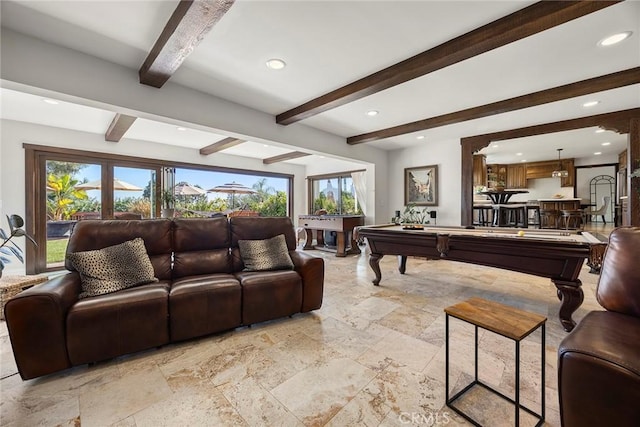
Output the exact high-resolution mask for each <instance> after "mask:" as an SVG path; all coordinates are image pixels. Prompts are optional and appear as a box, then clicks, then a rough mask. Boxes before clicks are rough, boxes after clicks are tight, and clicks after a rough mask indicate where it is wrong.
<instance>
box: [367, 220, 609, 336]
mask: <svg viewBox="0 0 640 427" xmlns="http://www.w3.org/2000/svg"><path fill="white" fill-rule="evenodd" d="M356 232H357V236H358V238H366V239H367V241H368V243H369V247H370V249H371V255H370V258H369V265H370V266H371V268H372V269H373V272H374V273H375V276H376V277H375V279H374V280H373V284H374V285H379V284H380V280H381V278H382V274H381V272H380V259H381V258H382V257H383V256H384V255H398V256H399V271H400V273H401V274H404V272H405V270H406V265H407V256H418V257H426V258H429V259H448V260H452V261H460V262H468V263H472V264H480V265H487V266H490V267H496V268H503V269H506V270H512V271H517V272H520V273H527V274H533V275H535V276H541V277H548V278H550V279H551V281H552V282H553V284H554V285H555V286H556V288H557V293H558V298H559V299H560V301H561V305H560V313H559V317H560V322H561V323H562V326H563V328H564V329H565V330H566V331H570V330H572V329H573V327H574V326H575V322H574V321H573V319H572V318H571V316H572V314H573V313H574V312H575V311H576V309H577V308H578V307H580V304H582V300H583V298H584V295H583V292H582V288H581V286H582V282H581V281H580V280H579V279H578V276H579V274H580V270H581V268H582V264H583V262H584V260H585V259H590V258H591V262H594V263H595V262H599V260H598V259H594V258H598V257H601V256H602V253H603V251H604V247H606V239H605V238H604V237H602V236H600V235H594V234H590V233H587V232H575V231H565V230H538V229H527V230H522V229H512V228H499V229H497V228H486V227H477V228H464V227H429V226H425V227H424V229H422V230H404V229H403V228H402V226H400V225H372V226H365V227H358V228H357V230H356ZM589 265H592V267H593V264H589Z"/></svg>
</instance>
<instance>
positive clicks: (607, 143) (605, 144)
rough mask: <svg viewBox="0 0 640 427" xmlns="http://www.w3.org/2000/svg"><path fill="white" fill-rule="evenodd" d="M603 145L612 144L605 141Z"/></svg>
mask: <svg viewBox="0 0 640 427" xmlns="http://www.w3.org/2000/svg"><path fill="white" fill-rule="evenodd" d="M602 145H604V146H607V145H611V143H610V142H603V143H602Z"/></svg>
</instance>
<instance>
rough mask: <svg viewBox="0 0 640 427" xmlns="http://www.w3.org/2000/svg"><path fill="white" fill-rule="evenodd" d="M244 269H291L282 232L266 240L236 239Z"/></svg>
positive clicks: (287, 249) (291, 265)
mask: <svg viewBox="0 0 640 427" xmlns="http://www.w3.org/2000/svg"><path fill="white" fill-rule="evenodd" d="M238 246H239V247H240V255H241V256H242V261H243V262H244V266H245V270H246V271H264V270H285V269H287V270H292V269H293V267H294V265H293V261H291V257H290V256H289V248H287V241H286V240H285V238H284V234H279V235H277V236H275V237H272V238H270V239H266V240H238Z"/></svg>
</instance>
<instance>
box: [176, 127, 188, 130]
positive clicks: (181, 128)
mask: <svg viewBox="0 0 640 427" xmlns="http://www.w3.org/2000/svg"><path fill="white" fill-rule="evenodd" d="M176 129H178V130H179V131H183V130H187V128H183V127H182V126H178V127H176Z"/></svg>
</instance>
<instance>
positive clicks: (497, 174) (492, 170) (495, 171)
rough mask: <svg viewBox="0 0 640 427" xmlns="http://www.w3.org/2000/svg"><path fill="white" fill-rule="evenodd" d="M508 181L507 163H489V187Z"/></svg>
mask: <svg viewBox="0 0 640 427" xmlns="http://www.w3.org/2000/svg"><path fill="white" fill-rule="evenodd" d="M506 183H507V166H506V165H487V187H488V188H495V186H496V185H498V184H502V185H506Z"/></svg>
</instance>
